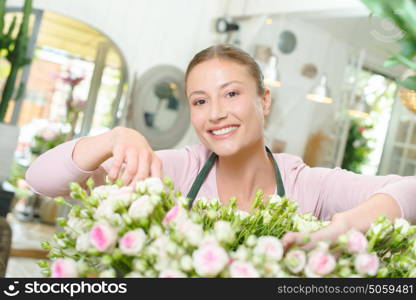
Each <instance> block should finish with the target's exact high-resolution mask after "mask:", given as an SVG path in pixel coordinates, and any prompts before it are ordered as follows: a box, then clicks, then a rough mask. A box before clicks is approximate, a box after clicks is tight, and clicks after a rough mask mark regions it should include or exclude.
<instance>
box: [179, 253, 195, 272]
mask: <svg viewBox="0 0 416 300" xmlns="http://www.w3.org/2000/svg"><path fill="white" fill-rule="evenodd" d="M180 266H181V269H182V270H184V271H185V272H189V271H191V270H192V268H193V265H192V257H190V256H189V255H184V256H182V258H181V260H180Z"/></svg>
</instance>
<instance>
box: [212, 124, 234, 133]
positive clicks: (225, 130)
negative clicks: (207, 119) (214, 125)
mask: <svg viewBox="0 0 416 300" xmlns="http://www.w3.org/2000/svg"><path fill="white" fill-rule="evenodd" d="M237 128H238V126H231V127H226V128H222V129H219V130H212V131H211V132H212V133H213V134H215V135H223V134H227V133H229V132H231V131H233V130H236V129H237Z"/></svg>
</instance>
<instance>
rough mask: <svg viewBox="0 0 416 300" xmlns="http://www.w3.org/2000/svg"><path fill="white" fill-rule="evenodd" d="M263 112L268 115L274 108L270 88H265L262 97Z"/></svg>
mask: <svg viewBox="0 0 416 300" xmlns="http://www.w3.org/2000/svg"><path fill="white" fill-rule="evenodd" d="M262 106H263V114H264V115H265V116H268V115H269V114H270V111H271V108H272V96H271V92H270V89H268V88H265V89H264V95H263V97H262Z"/></svg>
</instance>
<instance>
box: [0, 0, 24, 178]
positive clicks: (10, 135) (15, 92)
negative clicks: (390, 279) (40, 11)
mask: <svg viewBox="0 0 416 300" xmlns="http://www.w3.org/2000/svg"><path fill="white" fill-rule="evenodd" d="M5 13H6V0H0V55H3V56H4V58H5V59H6V60H7V61H8V62H9V63H10V72H9V74H8V76H7V78H6V82H5V84H4V86H3V89H2V91H1V98H0V136H1V143H0V183H2V182H3V181H4V180H6V179H7V178H8V175H9V170H10V167H11V164H12V161H13V155H14V151H15V148H16V144H17V139H18V136H19V128H18V127H17V126H13V125H11V124H6V123H5V117H6V112H7V108H8V106H9V103H10V100H11V99H12V98H13V99H15V100H16V101H18V99H20V98H21V97H22V96H23V93H24V85H23V84H22V83H20V85H19V87H18V88H17V89H16V81H17V77H18V73H19V71H20V70H21V68H22V67H23V66H25V65H26V64H28V63H30V59H29V58H28V57H27V49H28V44H29V18H30V15H31V13H32V0H25V3H24V7H23V18H22V22H21V24H20V27H19V31H18V34H17V36H16V37H13V32H14V29H15V27H16V20H17V19H16V17H14V18H13V21H12V22H11V24H10V25H9V26H8V28H5Z"/></svg>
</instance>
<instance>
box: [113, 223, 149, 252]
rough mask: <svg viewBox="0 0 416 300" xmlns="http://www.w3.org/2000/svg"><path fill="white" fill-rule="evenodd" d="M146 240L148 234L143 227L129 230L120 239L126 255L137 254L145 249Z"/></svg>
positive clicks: (122, 249)
mask: <svg viewBox="0 0 416 300" xmlns="http://www.w3.org/2000/svg"><path fill="white" fill-rule="evenodd" d="M145 242H146V234H145V232H144V231H143V229H136V230H133V231H129V232H127V233H126V234H125V235H123V237H122V238H121V239H120V243H119V244H120V250H121V252H122V253H124V254H126V255H136V254H139V252H140V251H141V250H142V249H143V246H144V244H145Z"/></svg>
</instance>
